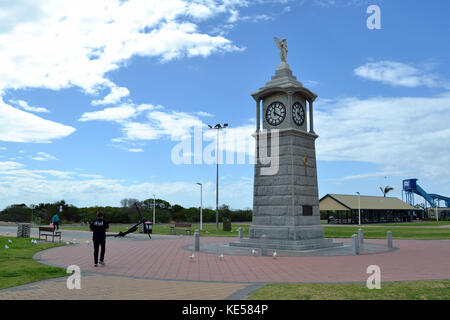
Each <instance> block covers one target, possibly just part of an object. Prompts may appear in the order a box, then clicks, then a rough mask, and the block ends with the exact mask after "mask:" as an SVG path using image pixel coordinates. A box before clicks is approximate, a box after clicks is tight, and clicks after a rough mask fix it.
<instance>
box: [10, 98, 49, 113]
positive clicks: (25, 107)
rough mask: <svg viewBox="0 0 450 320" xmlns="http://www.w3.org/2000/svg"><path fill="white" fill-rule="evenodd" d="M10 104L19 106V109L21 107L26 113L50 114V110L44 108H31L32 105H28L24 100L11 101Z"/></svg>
mask: <svg viewBox="0 0 450 320" xmlns="http://www.w3.org/2000/svg"><path fill="white" fill-rule="evenodd" d="M9 102H11V103H13V104H15V105H18V106H19V107H21V108H22V109H23V110H26V111H30V112H50V111H49V110H48V109H46V108H42V107H31V106H30V105H28V103H27V102H26V101H24V100H9Z"/></svg>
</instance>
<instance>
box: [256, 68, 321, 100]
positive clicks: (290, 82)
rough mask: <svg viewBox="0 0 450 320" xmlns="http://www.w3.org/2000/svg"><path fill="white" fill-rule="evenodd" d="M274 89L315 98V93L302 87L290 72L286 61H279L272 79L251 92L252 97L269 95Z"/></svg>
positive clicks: (259, 97) (310, 98)
mask: <svg viewBox="0 0 450 320" xmlns="http://www.w3.org/2000/svg"><path fill="white" fill-rule="evenodd" d="M275 91H286V92H287V91H292V92H298V93H302V94H303V95H304V96H305V97H306V98H307V99H308V100H312V101H314V100H315V99H316V98H317V95H316V94H315V93H313V92H311V91H310V90H308V89H307V88H305V87H303V84H302V83H301V82H300V81H298V80H297V78H296V77H295V76H294V75H293V74H292V70H291V68H290V67H289V65H288V64H287V63H286V62H281V63H280V64H279V65H278V68H277V70H276V71H275V75H274V76H272V79H271V80H270V81H268V82H266V85H265V86H264V87H262V88H260V89H259V90H258V91H256V92H254V93H252V97H253V98H254V99H255V100H259V99H263V98H264V97H265V96H267V95H270V94H272V93H273V92H275Z"/></svg>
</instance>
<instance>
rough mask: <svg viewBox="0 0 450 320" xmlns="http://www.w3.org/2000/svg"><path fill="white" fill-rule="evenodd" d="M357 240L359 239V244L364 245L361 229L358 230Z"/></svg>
mask: <svg viewBox="0 0 450 320" xmlns="http://www.w3.org/2000/svg"><path fill="white" fill-rule="evenodd" d="M358 238H359V243H361V244H363V243H364V230H363V229H358Z"/></svg>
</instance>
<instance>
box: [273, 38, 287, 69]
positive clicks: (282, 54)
mask: <svg viewBox="0 0 450 320" xmlns="http://www.w3.org/2000/svg"><path fill="white" fill-rule="evenodd" d="M273 39H274V40H275V43H276V44H277V47H278V48H280V58H281V62H284V63H287V62H286V59H287V53H288V46H287V42H286V39H284V38H283V40H281V41H280V39H278V38H277V37H274V38H273Z"/></svg>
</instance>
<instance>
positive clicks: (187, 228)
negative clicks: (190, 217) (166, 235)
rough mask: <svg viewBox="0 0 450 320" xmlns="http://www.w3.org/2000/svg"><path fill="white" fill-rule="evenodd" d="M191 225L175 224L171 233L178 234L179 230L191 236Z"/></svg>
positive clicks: (171, 228)
mask: <svg viewBox="0 0 450 320" xmlns="http://www.w3.org/2000/svg"><path fill="white" fill-rule="evenodd" d="M191 227H192V224H191V223H175V224H174V225H173V226H171V227H170V232H172V233H174V234H177V229H181V230H184V231H185V232H186V233H189V234H191Z"/></svg>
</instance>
